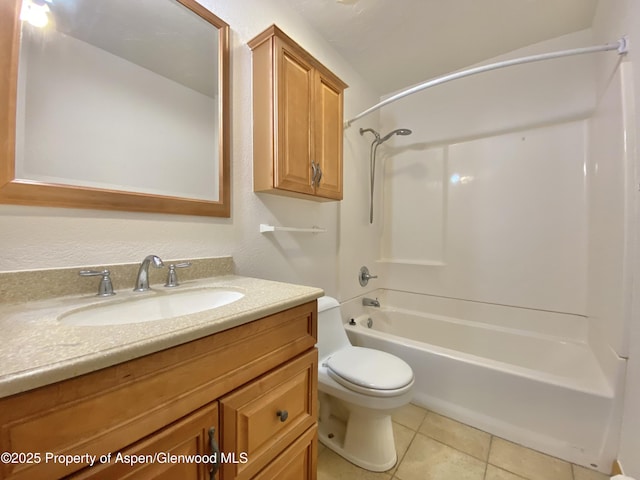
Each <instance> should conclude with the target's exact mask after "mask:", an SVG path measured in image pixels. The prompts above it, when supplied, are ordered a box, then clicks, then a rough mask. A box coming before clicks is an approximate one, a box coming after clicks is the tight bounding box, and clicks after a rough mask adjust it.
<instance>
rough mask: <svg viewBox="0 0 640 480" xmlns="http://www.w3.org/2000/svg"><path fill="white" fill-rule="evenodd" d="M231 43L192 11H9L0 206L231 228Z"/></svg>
mask: <svg viewBox="0 0 640 480" xmlns="http://www.w3.org/2000/svg"><path fill="white" fill-rule="evenodd" d="M44 23H46V24H45V25H43V24H44ZM228 35H229V27H228V25H227V24H226V23H225V22H223V21H222V20H220V19H219V18H218V17H216V16H215V15H214V14H213V13H211V12H210V11H209V10H207V9H205V8H204V7H203V6H201V5H200V4H199V3H197V2H196V1H195V0H144V1H143V0H136V1H131V0H109V1H107V2H98V1H95V0H23V1H20V0H16V1H15V2H10V1H8V2H2V5H1V6H0V69H2V71H5V72H9V75H3V76H2V77H3V78H1V79H0V111H1V112H2V115H3V116H2V117H1V118H0V140H1V141H0V145H1V146H0V148H2V151H1V154H0V155H1V156H0V202H1V203H11V204H22V205H47V206H58V207H75V208H97V209H113V210H129V211H145V212H162V213H176V214H186V215H207V216H218V217H228V216H229V215H230V165H229V163H230V160H229V82H228V78H229V71H228V69H229V45H228Z"/></svg>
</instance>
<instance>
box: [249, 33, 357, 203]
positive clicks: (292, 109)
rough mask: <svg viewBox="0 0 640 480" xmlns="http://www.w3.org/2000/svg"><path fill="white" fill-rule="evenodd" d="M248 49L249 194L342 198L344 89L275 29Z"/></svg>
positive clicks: (307, 54)
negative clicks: (250, 98) (250, 77)
mask: <svg viewBox="0 0 640 480" xmlns="http://www.w3.org/2000/svg"><path fill="white" fill-rule="evenodd" d="M248 45H249V47H250V48H251V50H252V52H253V54H252V55H253V187H254V191H256V192H269V193H277V194H280V195H289V196H296V197H302V198H308V199H314V200H341V199H342V150H343V148H342V137H343V104H344V99H343V91H344V89H345V88H346V87H347V85H346V84H345V83H344V82H342V80H340V79H339V78H338V77H337V76H336V75H335V74H333V73H332V72H331V71H329V70H328V69H327V68H326V67H324V66H323V65H322V64H321V63H320V62H318V61H317V60H316V59H315V58H313V57H312V56H311V55H310V54H309V53H307V52H306V51H305V50H304V49H303V48H302V47H300V46H299V45H298V44H297V43H296V42H295V41H293V40H292V39H291V38H290V37H288V36H287V35H286V34H285V33H284V32H282V31H281V30H280V29H279V28H278V27H276V26H275V25H272V26H271V27H269V28H268V29H267V30H265V31H264V32H262V33H261V34H259V35H258V36H256V37H255V38H254V39H253V40H251V41H250V42H249V43H248Z"/></svg>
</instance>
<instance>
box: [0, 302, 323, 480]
mask: <svg viewBox="0 0 640 480" xmlns="http://www.w3.org/2000/svg"><path fill="white" fill-rule="evenodd" d="M316 322H317V306H316V302H315V301H313V302H310V303H307V304H304V305H300V306H298V307H294V308H291V309H288V310H285V311H283V312H280V313H276V314H274V315H270V316H267V317H264V318H262V319H259V320H255V321H252V322H249V323H247V324H244V325H241V326H238V327H235V328H231V329H229V330H225V331H223V332H220V333H216V334H214V335H211V336H208V337H205V338H201V339H199V340H194V341H192V342H189V343H186V344H182V345H179V346H176V347H173V348H169V349H167V350H163V351H160V352H157V353H153V354H150V355H147V356H145V357H141V358H138V359H134V360H131V361H128V362H125V363H122V364H118V365H114V366H112V367H108V368H105V369H103V370H99V371H96V372H93V373H89V374H86V375H82V376H80V377H76V378H72V379H69V380H65V381H62V382H59V383H57V384H52V385H48V386H45V387H41V388H38V389H35V390H32V391H28V392H25V393H21V394H17V395H13V396H11V397H7V398H4V399H0V450H1V451H8V452H17V453H29V452H31V453H37V454H39V459H40V461H38V462H35V461H34V462H31V463H24V462H23V463H15V464H6V463H5V464H2V465H0V478H2V479H30V480H32V479H47V480H50V479H55V478H62V477H68V478H74V479H112V478H130V479H134V478H135V479H137V478H145V479H147V478H157V479H175V478H180V479H207V480H209V479H210V478H216V479H218V480H232V479H252V478H255V479H262V480H266V479H273V478H281V479H291V480H293V479H296V480H303V479H315V478H316V456H317V434H316V432H317V367H318V365H317V350H316V349H315V347H314V346H315V343H316V338H317V335H316V332H317V330H316V329H317V327H316ZM47 454H49V455H79V456H82V455H95V456H96V457H97V458H98V459H100V458H101V457H102V459H103V460H104V463H102V464H99V463H98V464H95V465H93V466H89V464H88V461H87V460H86V459H80V460H78V461H74V462H72V463H70V464H68V465H65V464H64V463H60V462H56V461H54V460H52V459H51V458H46V457H45V455H47ZM188 455H191V456H195V455H199V457H197V458H198V459H201V460H202V459H203V460H206V461H204V462H193V461H189V460H188V459H189V457H187V456H188ZM178 456H183V457H178ZM191 458H193V457H191ZM133 459H135V460H136V463H135V465H132V463H133V461H132V460H133ZM213 459H215V460H216V461H217V463H218V465H219V467H220V470H219V471H218V473H217V475H215V476H214V477H211V473H210V470H211V468H212V463H210V462H209V461H210V460H213Z"/></svg>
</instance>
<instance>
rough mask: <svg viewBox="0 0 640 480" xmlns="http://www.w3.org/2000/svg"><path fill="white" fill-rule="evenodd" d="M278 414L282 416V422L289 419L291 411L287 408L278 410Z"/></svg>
mask: <svg viewBox="0 0 640 480" xmlns="http://www.w3.org/2000/svg"><path fill="white" fill-rule="evenodd" d="M276 415H278V416H279V417H280V421H281V422H284V421H286V420H287V418H289V412H287V411H286V410H278V411H277V412H276Z"/></svg>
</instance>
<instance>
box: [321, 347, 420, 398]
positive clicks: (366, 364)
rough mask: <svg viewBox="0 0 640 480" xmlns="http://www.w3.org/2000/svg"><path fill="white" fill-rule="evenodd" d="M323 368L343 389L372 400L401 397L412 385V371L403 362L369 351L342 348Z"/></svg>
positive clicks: (328, 359) (369, 349)
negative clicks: (375, 398)
mask: <svg viewBox="0 0 640 480" xmlns="http://www.w3.org/2000/svg"><path fill="white" fill-rule="evenodd" d="M323 365H324V366H326V368H327V373H328V374H329V376H330V377H331V378H333V379H334V380H335V381H336V382H338V383H339V384H341V385H342V386H344V387H346V388H348V389H349V390H352V391H354V392H358V393H362V394H365V395H371V396H374V397H391V396H396V395H402V394H403V393H405V392H406V391H408V390H409V389H410V388H411V387H412V386H413V382H414V377H413V370H412V369H411V367H410V366H409V365H408V364H407V363H406V362H405V361H404V360H402V359H400V358H398V357H396V356H395V355H391V354H390V353H386V352H382V351H379V350H374V349H371V348H363V347H346V348H343V349H341V350H339V351H337V352H334V353H333V354H331V356H330V357H328V358H327V359H326V360H325V362H324V363H323Z"/></svg>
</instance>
